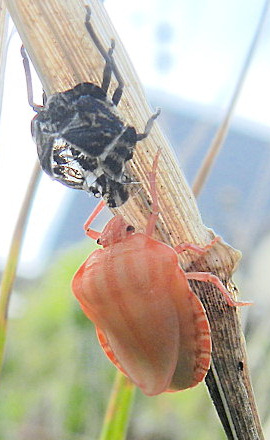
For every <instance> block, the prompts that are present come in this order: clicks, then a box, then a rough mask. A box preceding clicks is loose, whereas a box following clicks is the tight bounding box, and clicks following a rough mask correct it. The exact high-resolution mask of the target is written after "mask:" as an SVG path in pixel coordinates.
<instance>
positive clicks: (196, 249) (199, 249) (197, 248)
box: [174, 235, 221, 254]
mask: <svg viewBox="0 0 270 440" xmlns="http://www.w3.org/2000/svg"><path fill="white" fill-rule="evenodd" d="M220 240H221V238H220V237H219V236H218V235H217V236H216V237H215V238H214V239H213V240H212V241H210V243H208V244H207V245H205V246H203V247H201V246H198V245H196V244H192V243H181V244H179V245H178V246H175V248H174V250H175V252H177V253H178V254H181V252H184V251H187V250H189V251H194V252H197V254H205V252H207V251H208V250H209V249H211V247H213V246H214V244H216V243H217V242H218V241H220Z"/></svg>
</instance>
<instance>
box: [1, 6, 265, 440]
mask: <svg viewBox="0 0 270 440" xmlns="http://www.w3.org/2000/svg"><path fill="white" fill-rule="evenodd" d="M85 3H86V0H85V1H83V0H46V2H44V0H6V4H7V6H8V9H9V12H10V14H11V16H12V19H13V21H14V23H15V25H16V27H17V29H18V32H19V34H20V36H21V38H22V41H23V43H24V46H25V47H26V50H27V52H28V54H29V56H30V58H31V61H32V63H33V65H34V67H35V69H36V71H37V73H38V75H39V78H40V80H41V82H42V84H43V87H44V90H45V91H46V93H47V94H48V95H49V94H51V93H54V92H60V91H64V90H67V89H69V88H71V87H73V86H75V85H76V84H78V83H80V82H84V81H89V82H94V83H96V84H98V85H100V83H101V77H102V72H103V67H104V60H103V59H102V57H101V56H100V54H99V52H98V51H97V49H96V47H95V45H94V44H93V42H92V41H91V38H90V37H89V35H88V33H87V31H86V29H85V26H84V20H85ZM90 7H91V11H92V17H91V20H92V23H93V26H94V28H95V30H96V32H97V34H98V36H99V38H100V39H101V41H102V42H103V45H104V46H105V47H109V46H110V40H111V38H112V37H113V38H114V39H115V41H116V48H115V52H114V58H115V61H116V64H117V66H118V68H119V70H120V72H121V74H122V76H123V78H124V81H125V89H124V93H123V98H122V99H121V102H120V104H119V106H118V109H119V110H120V112H121V113H122V114H123V115H124V117H125V119H126V120H127V122H128V123H129V124H131V125H134V126H135V127H136V129H137V131H138V132H140V131H142V130H143V129H144V125H145V122H146V121H147V119H148V118H149V116H150V114H151V113H152V111H151V110H150V109H149V106H148V104H147V102H146V100H145V96H144V93H143V91H142V88H141V85H140V83H139V80H138V78H137V76H136V74H135V72H134V70H133V68H132V66H131V64H130V61H129V58H128V56H127V54H126V52H125V50H124V48H123V46H122V44H121V41H120V40H119V38H118V36H117V34H116V32H115V30H114V29H113V27H112V25H111V23H110V20H109V18H108V16H107V14H106V12H105V10H104V8H103V6H102V4H100V3H99V2H98V0H93V1H91V3H90ZM113 87H115V83H114V84H113ZM157 148H161V150H162V155H161V158H160V161H159V173H158V179H157V185H158V192H159V203H160V219H159V222H158V234H157V237H156V238H158V237H159V238H160V239H161V240H163V241H164V242H166V243H168V244H170V245H172V246H174V245H177V244H179V243H182V242H191V243H196V244H199V245H202V246H203V245H205V244H207V243H208V242H209V241H210V240H211V239H212V238H213V232H212V231H211V230H209V229H208V228H207V227H205V226H204V224H203V223H202V219H201V216H200V214H199V212H198V208H197V206H196V202H195V199H194V196H193V194H192V192H191V190H190V188H189V187H188V186H187V184H186V181H185V178H184V177H183V176H182V175H181V172H180V170H179V168H178V165H177V163H176V162H175V158H174V155H173V153H172V151H171V148H170V146H169V145H168V143H167V141H166V139H165V138H164V136H163V134H162V133H161V131H160V129H159V127H158V124H154V127H153V129H152V131H151V134H150V136H149V137H148V138H147V139H146V140H144V141H143V142H141V143H138V145H137V148H136V153H135V155H134V160H133V161H131V162H130V164H129V165H128V169H129V171H130V172H131V173H132V175H133V177H134V179H135V180H136V181H137V182H140V184H139V186H140V188H142V190H141V191H138V192H137V193H136V194H135V196H134V197H130V198H129V200H128V202H126V203H125V204H124V205H123V207H121V208H118V209H115V210H114V212H120V213H121V214H122V215H123V216H124V217H125V218H126V219H127V221H128V222H130V223H131V224H133V225H134V226H135V228H137V229H140V228H144V226H145V224H146V218H147V216H148V215H149V209H150V208H149V200H150V198H149V189H148V187H147V179H146V176H147V173H148V172H149V170H150V169H151V164H152V161H153V157H154V155H155V153H156V151H157ZM239 258H240V253H239V252H238V251H236V250H235V249H233V248H231V247H230V246H228V245H226V244H224V243H219V244H217V245H216V246H215V247H214V248H213V249H211V251H209V252H208V253H207V255H205V256H203V257H199V258H198V257H197V256H195V255H194V254H192V253H191V252H186V253H185V254H184V255H181V265H182V266H183V267H184V268H185V269H186V270H192V271H200V270H205V271H211V272H213V273H214V274H216V275H218V276H219V278H220V279H221V280H222V281H223V282H224V284H225V285H227V286H229V282H230V278H231V276H232V273H233V271H234V270H235V267H236V264H237V262H238V260H239ZM193 288H194V291H195V293H196V294H197V295H198V296H199V297H200V299H201V300H202V302H203V304H204V306H205V308H206V310H207V314H208V318H209V321H210V325H211V329H212V340H213V356H212V359H213V360H212V363H213V369H212V370H211V371H210V373H209V374H208V378H207V384H208V386H209V390H210V393H211V395H212V398H213V399H214V402H215V405H216V407H217V409H218V412H219V414H220V416H221V420H222V423H223V425H224V428H225V430H226V433H227V436H228V438H229V439H243V440H251V439H252V440H254V439H263V434H262V430H261V426H260V422H259V418H258V414H257V411H256V405H255V402H254V397H253V392H252V388H251V384H250V379H249V373H248V367H247V361H246V352H245V342H244V338H243V335H242V331H241V326H240V322H239V316H238V311H237V310H235V309H234V308H230V307H228V306H227V304H226V303H225V301H224V300H223V298H221V294H220V293H219V292H218V291H216V290H215V289H214V288H213V287H212V286H210V285H208V284H205V283H200V285H198V284H197V283H194V286H193ZM194 416H195V417H196V415H194Z"/></svg>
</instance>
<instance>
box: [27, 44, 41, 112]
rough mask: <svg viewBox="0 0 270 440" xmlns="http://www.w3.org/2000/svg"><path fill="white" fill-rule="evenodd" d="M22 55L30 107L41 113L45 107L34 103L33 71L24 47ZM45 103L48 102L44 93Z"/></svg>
mask: <svg viewBox="0 0 270 440" xmlns="http://www.w3.org/2000/svg"><path fill="white" fill-rule="evenodd" d="M21 55H22V59H23V67H24V72H25V79H26V88H27V98H28V103H29V105H30V107H32V109H33V110H34V111H35V112H37V113H39V112H40V110H42V108H43V106H42V105H38V104H35V103H34V98H33V84H32V76H31V70H30V65H29V59H28V56H27V54H26V50H25V48H24V46H23V45H22V47H21ZM45 102H46V95H45V92H44V94H43V103H45Z"/></svg>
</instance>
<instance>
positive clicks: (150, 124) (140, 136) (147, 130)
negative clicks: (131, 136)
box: [137, 108, 160, 141]
mask: <svg viewBox="0 0 270 440" xmlns="http://www.w3.org/2000/svg"><path fill="white" fill-rule="evenodd" d="M159 115H160V108H158V109H157V110H156V112H155V113H154V114H153V115H152V116H151V118H149V119H148V121H147V123H146V126H145V129H144V132H143V133H137V141H141V140H142V139H145V138H146V137H147V136H148V135H149V133H150V131H151V128H152V127H153V123H154V121H155V119H156V118H157V117H158V116H159Z"/></svg>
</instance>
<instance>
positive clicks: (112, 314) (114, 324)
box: [72, 234, 211, 395]
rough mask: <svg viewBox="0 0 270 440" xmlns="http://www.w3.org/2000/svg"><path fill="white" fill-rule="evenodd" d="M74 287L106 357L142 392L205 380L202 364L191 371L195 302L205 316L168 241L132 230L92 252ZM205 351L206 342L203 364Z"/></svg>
mask: <svg viewBox="0 0 270 440" xmlns="http://www.w3.org/2000/svg"><path fill="white" fill-rule="evenodd" d="M72 288H73V292H74V294H75V296H76V297H77V299H78V300H79V302H80V304H81V306H82V309H83V310H84V312H85V314H86V315H87V316H88V317H89V318H90V319H91V320H92V321H93V322H94V323H95V325H96V326H97V327H98V329H100V332H101V333H102V337H101V338H100V339H101V344H102V347H103V349H104V351H105V353H106V354H107V356H108V357H109V358H110V360H111V361H112V362H113V363H114V364H115V365H116V366H117V367H118V368H119V367H120V369H121V370H122V371H124V372H125V374H126V375H127V376H128V377H129V378H130V379H131V380H132V382H134V383H135V384H136V385H137V386H138V387H139V388H141V390H142V391H143V393H145V394H146V395H156V394H160V393H162V392H164V391H177V390H180V389H186V388H189V387H191V386H194V385H196V384H197V383H198V381H200V380H202V379H203V377H204V376H205V374H206V371H207V370H205V371H204V374H203V375H201V376H199V375H198V374H197V369H198V366H197V363H198V358H199V354H198V353H199V350H200V338H201V334H200V327H199V326H198V322H197V319H196V313H197V309H198V320H202V321H203V322H204V324H205V321H206V327H207V326H208V323H207V318H206V315H205V312H204V309H203V307H202V305H201V303H200V301H199V300H198V299H195V300H194V298H193V297H195V295H194V294H193V292H192V291H191V289H190V288H189V285H188V282H187V280H186V278H185V276H184V272H183V271H182V270H181V269H180V268H179V266H178V260H177V255H176V253H175V252H174V250H173V249H172V248H170V247H169V246H167V245H166V244H164V243H161V242H159V241H157V240H154V239H152V238H150V237H148V236H146V235H144V234H134V235H132V236H130V237H129V238H127V239H125V240H122V241H121V242H119V243H115V244H114V245H113V246H109V247H107V248H105V249H103V250H102V249H99V250H97V251H94V252H93V253H92V254H91V255H90V256H89V257H88V259H87V260H86V262H85V263H84V264H83V265H82V266H81V268H80V269H79V270H78V271H77V273H76V274H75V276H74V279H73V283H72ZM195 298H196V297H195ZM194 303H195V306H194ZM204 330H205V327H204ZM207 330H208V333H207V332H204V337H205V338H206V339H207V340H209V339H210V337H209V328H207ZM99 337H100V333H99ZM208 345H209V344H208ZM210 345H211V343H210ZM210 351H211V348H210V347H209V346H208V352H207V353H206V350H205V356H206V357H207V362H208V363H209V359H210Z"/></svg>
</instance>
